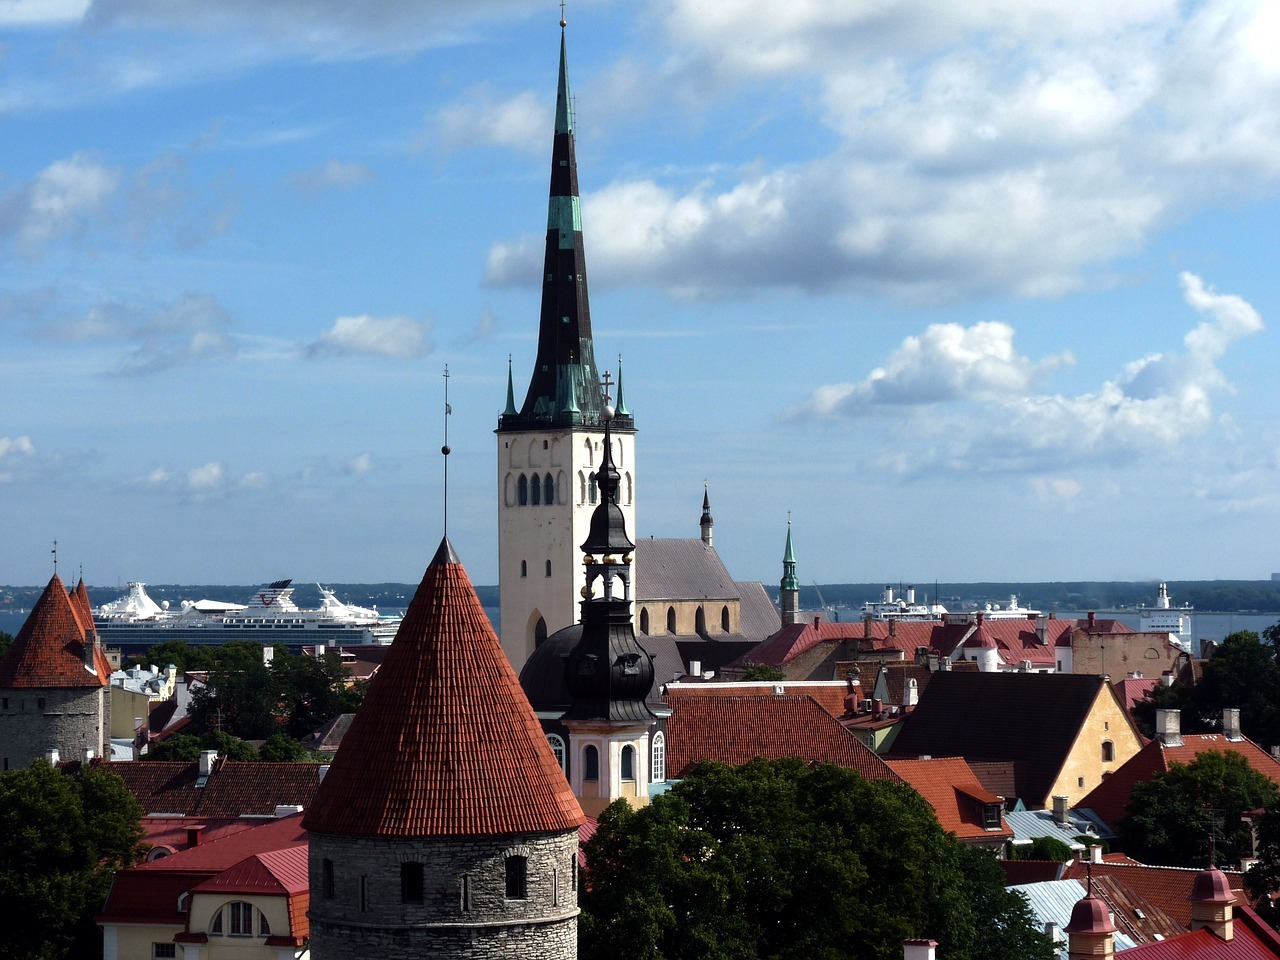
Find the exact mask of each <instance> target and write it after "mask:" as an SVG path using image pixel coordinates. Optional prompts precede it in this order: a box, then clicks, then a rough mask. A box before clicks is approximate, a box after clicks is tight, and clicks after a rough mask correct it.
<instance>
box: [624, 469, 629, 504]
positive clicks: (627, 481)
mask: <svg viewBox="0 0 1280 960" xmlns="http://www.w3.org/2000/svg"><path fill="white" fill-rule="evenodd" d="M624 479H625V481H626V483H625V484H624V486H625V487H626V491H627V501H626V502H627V506H630V505H631V472H630V471H627V474H626V476H625V477H624Z"/></svg>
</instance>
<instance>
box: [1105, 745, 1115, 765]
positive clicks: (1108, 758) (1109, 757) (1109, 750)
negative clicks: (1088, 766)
mask: <svg viewBox="0 0 1280 960" xmlns="http://www.w3.org/2000/svg"><path fill="white" fill-rule="evenodd" d="M1115 758H1116V745H1115V744H1114V743H1112V742H1111V741H1110V740H1104V741H1102V762H1103V763H1112V762H1113V761H1114V760H1115Z"/></svg>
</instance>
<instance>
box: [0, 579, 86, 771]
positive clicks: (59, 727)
mask: <svg viewBox="0 0 1280 960" xmlns="http://www.w3.org/2000/svg"><path fill="white" fill-rule="evenodd" d="M54 750H56V751H57V752H58V755H59V757H61V758H62V759H66V760H83V759H84V757H85V754H86V752H89V753H91V754H92V755H93V756H95V757H105V756H110V752H111V665H110V664H109V663H108V662H107V658H106V655H105V653H104V652H103V650H102V645H101V644H100V643H98V638H97V634H96V632H95V631H94V628H93V611H92V609H91V608H90V606H89V594H88V591H87V590H85V587H84V582H83V581H81V582H80V583H79V584H78V585H77V586H76V589H75V592H74V593H71V594H68V593H67V588H66V587H65V586H63V583H62V580H61V579H60V578H59V577H58V575H57V574H56V573H55V574H54V575H53V579H52V580H50V581H49V585H48V586H47V587H45V588H44V593H42V594H41V595H40V599H39V600H37V601H36V604H35V606H33V607H32V608H31V613H30V615H29V616H28V617H27V620H26V623H24V624H23V625H22V629H21V630H19V631H18V636H17V637H15V638H14V641H13V646H11V647H10V648H9V651H8V653H6V654H5V656H4V659H3V660H0V768H2V769H4V770H8V769H9V768H10V767H25V766H27V765H29V764H30V763H31V761H32V760H35V759H36V758H38V757H47V756H49V754H50V752H51V751H54Z"/></svg>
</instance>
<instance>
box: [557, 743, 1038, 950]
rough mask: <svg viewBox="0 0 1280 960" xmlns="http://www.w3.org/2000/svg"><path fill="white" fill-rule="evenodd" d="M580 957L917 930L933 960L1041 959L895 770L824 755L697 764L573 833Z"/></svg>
mask: <svg viewBox="0 0 1280 960" xmlns="http://www.w3.org/2000/svg"><path fill="white" fill-rule="evenodd" d="M586 853H587V862H588V872H589V882H588V883H586V884H584V885H583V890H582V893H581V895H580V896H581V906H582V909H583V914H582V920H581V922H580V925H579V951H580V955H581V956H582V957H583V960H596V958H606V957H608V958H612V957H617V956H629V957H632V958H635V960H694V958H697V960H708V958H709V960H721V958H726V960H727V958H739V957H741V958H748V957H767V958H777V960H793V958H794V960H800V958H804V960H809V958H816V960H835V958H842V957H847V956H851V955H856V956H859V957H865V958H868V960H891V958H895V957H900V956H901V951H902V947H901V943H902V941H903V940H904V939H907V938H910V937H920V936H930V937H933V938H935V939H937V940H938V941H940V943H941V945H942V946H941V949H940V956H941V957H943V958H947V960H1048V958H1050V957H1051V956H1052V951H1051V948H1050V945H1049V943H1048V942H1047V941H1046V940H1045V938H1044V936H1043V935H1042V934H1041V933H1040V932H1039V931H1038V930H1037V929H1036V927H1035V924H1034V922H1033V921H1032V919H1031V916H1030V912H1029V910H1028V909H1027V906H1026V902H1025V901H1024V900H1022V899H1021V898H1020V897H1018V896H1017V895H1016V894H1013V893H1010V892H1008V891H1007V890H1006V889H1005V887H1004V877H1003V873H1002V872H1001V870H1000V868H999V865H998V864H997V863H996V861H995V859H994V858H993V857H992V856H991V855H990V854H988V853H986V852H984V851H980V850H975V849H972V848H966V847H964V846H962V845H961V844H959V843H958V842H957V841H956V840H955V838H954V837H952V836H950V835H948V834H946V833H944V832H943V830H942V828H941V827H940V826H939V825H938V821H937V819H936V817H935V816H934V815H933V811H932V810H931V809H930V808H929V806H928V805H927V804H926V803H925V802H924V800H922V799H921V798H920V796H919V795H918V794H916V793H915V792H914V791H912V790H911V789H910V788H909V787H907V786H905V785H903V784H899V783H889V782H885V781H872V780H864V779H862V778H861V777H859V776H858V775H857V773H855V772H854V771H851V770H847V769H844V768H842V767H836V766H832V765H830V764H820V765H817V766H815V767H812V768H810V767H809V766H808V765H807V764H805V763H804V762H803V761H801V760H796V759H791V760H777V761H770V760H763V759H757V760H754V761H752V762H751V763H748V764H746V765H744V766H742V767H728V766H725V765H724V764H718V763H703V764H700V765H699V766H698V767H697V768H696V769H695V770H694V771H693V772H691V773H690V775H689V776H688V777H687V778H686V779H684V780H683V781H681V782H680V783H678V784H677V785H676V786H675V787H673V789H672V790H671V791H670V792H669V793H667V794H664V795H662V796H659V797H657V798H655V800H654V802H653V803H652V804H651V805H649V806H648V807H644V808H641V809H639V810H636V809H633V808H631V807H629V806H628V805H627V804H626V803H624V802H622V801H619V802H617V803H614V804H613V805H611V806H610V807H609V808H608V809H607V810H605V812H604V814H603V815H602V816H601V818H600V826H599V829H598V830H597V831H596V833H595V835H594V836H593V837H592V839H591V840H590V841H589V842H588V844H587V847H586Z"/></svg>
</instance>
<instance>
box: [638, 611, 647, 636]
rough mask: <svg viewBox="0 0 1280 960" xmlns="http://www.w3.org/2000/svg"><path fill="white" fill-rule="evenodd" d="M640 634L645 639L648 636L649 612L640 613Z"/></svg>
mask: <svg viewBox="0 0 1280 960" xmlns="http://www.w3.org/2000/svg"><path fill="white" fill-rule="evenodd" d="M640 632H641V633H643V634H644V635H645V636H646V637H647V636H648V635H649V611H648V610H641V611H640Z"/></svg>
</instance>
